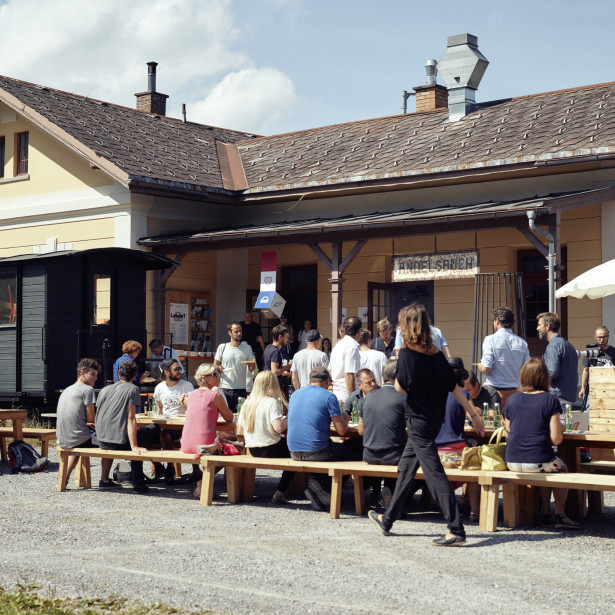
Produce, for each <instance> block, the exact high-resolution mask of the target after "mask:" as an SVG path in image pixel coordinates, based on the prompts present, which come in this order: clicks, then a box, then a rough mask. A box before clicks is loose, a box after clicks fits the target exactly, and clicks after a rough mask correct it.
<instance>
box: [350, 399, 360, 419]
mask: <svg viewBox="0 0 615 615" xmlns="http://www.w3.org/2000/svg"><path fill="white" fill-rule="evenodd" d="M350 422H351V423H358V422H359V402H358V401H357V400H356V399H355V400H354V401H353V402H352V415H351V419H350Z"/></svg>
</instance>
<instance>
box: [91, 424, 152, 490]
mask: <svg viewBox="0 0 615 615" xmlns="http://www.w3.org/2000/svg"><path fill="white" fill-rule="evenodd" d="M140 431H141V430H140V429H138V430H137V445H138V446H143V447H145V446H146V443H145V441H144V439H143V435H142V436H141V438H139V432H140ZM139 440H141V441H139ZM98 443H99V445H100V448H102V449H107V450H108V451H129V450H131V448H130V443H129V442H128V441H126V442H124V443H123V444H117V443H116V442H102V441H101V440H99V441H98ZM130 482H131V483H132V486H133V487H138V486H140V485H143V484H144V483H145V475H144V474H143V462H142V461H132V460H131V461H130Z"/></svg>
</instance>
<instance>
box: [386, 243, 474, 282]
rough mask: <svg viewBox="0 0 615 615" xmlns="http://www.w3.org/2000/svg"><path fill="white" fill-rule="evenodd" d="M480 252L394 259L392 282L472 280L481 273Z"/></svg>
mask: <svg viewBox="0 0 615 615" xmlns="http://www.w3.org/2000/svg"><path fill="white" fill-rule="evenodd" d="M479 264H480V263H479V253H478V250H467V251H464V252H437V253H435V254H404V255H401V256H394V257H393V274H392V277H391V281H392V282H409V281H412V280H443V279H448V280H450V279H455V278H472V277H474V276H475V275H476V274H477V273H479V271H480V269H479Z"/></svg>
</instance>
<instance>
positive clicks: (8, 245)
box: [0, 187, 115, 258]
mask: <svg viewBox="0 0 615 615" xmlns="http://www.w3.org/2000/svg"><path fill="white" fill-rule="evenodd" d="M1 190H2V187H0V191H1ZM53 237H55V238H57V240H58V243H69V242H72V244H73V247H72V249H73V250H87V249H89V248H108V247H113V246H114V245H115V222H114V220H113V218H100V219H97V220H84V221H80V222H58V223H55V224H45V225H41V226H29V227H27V228H16V229H8V230H0V257H3V258H4V257H7V256H17V255H18V254H32V246H33V245H41V244H44V243H45V242H46V241H47V239H49V238H53Z"/></svg>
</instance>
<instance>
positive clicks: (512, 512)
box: [502, 483, 520, 527]
mask: <svg viewBox="0 0 615 615" xmlns="http://www.w3.org/2000/svg"><path fill="white" fill-rule="evenodd" d="M502 499H503V503H504V507H503V508H504V511H503V512H504V525H507V526H508V527H519V517H520V512H519V489H518V488H517V485H515V484H513V483H504V484H503V485H502Z"/></svg>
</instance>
